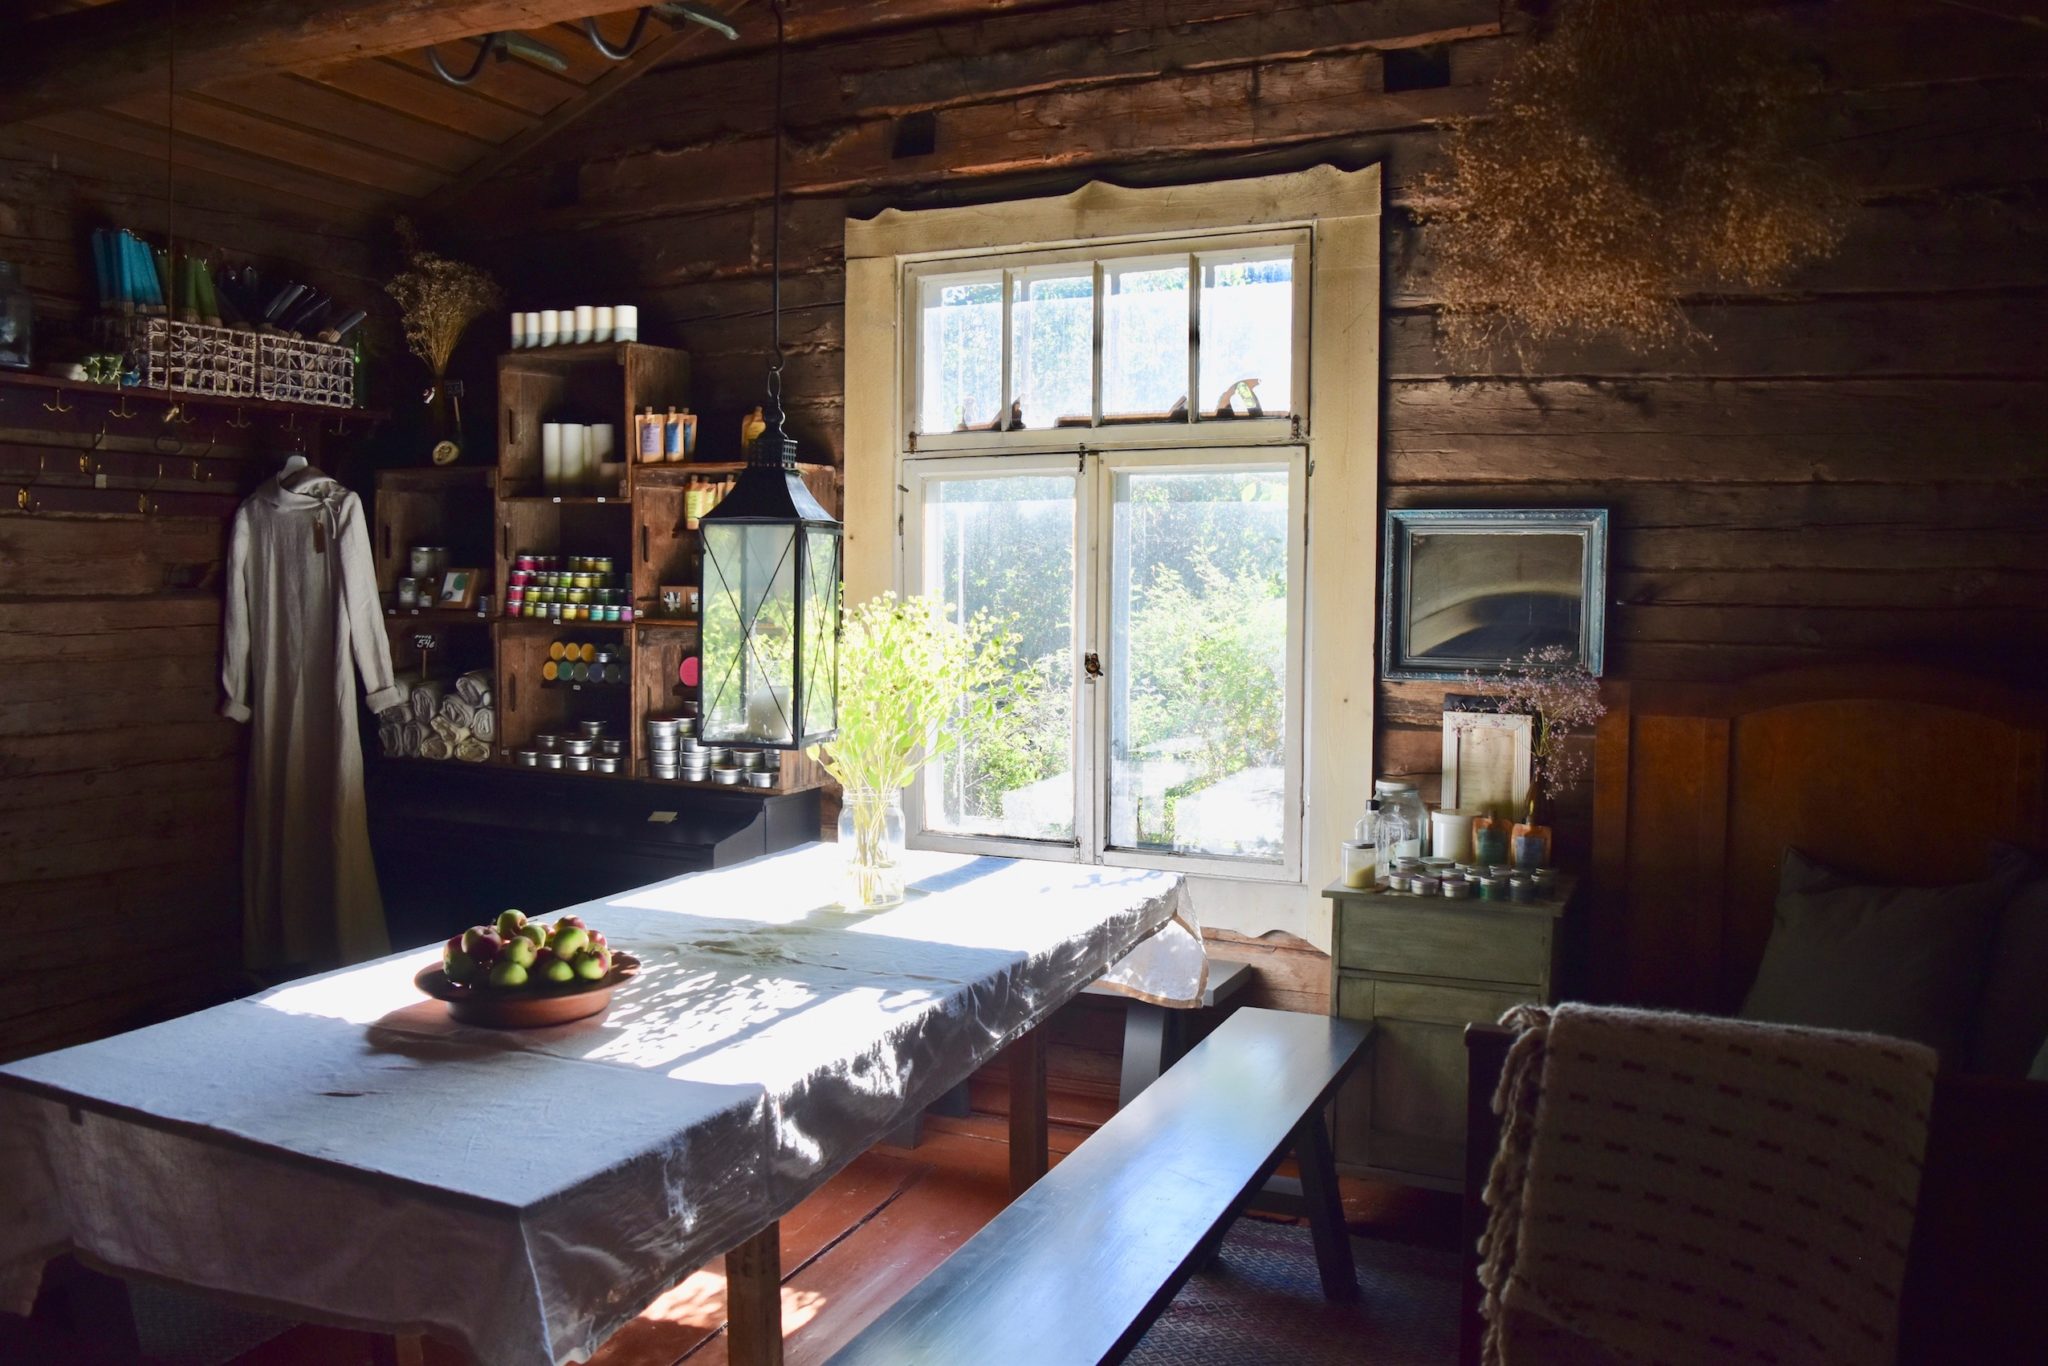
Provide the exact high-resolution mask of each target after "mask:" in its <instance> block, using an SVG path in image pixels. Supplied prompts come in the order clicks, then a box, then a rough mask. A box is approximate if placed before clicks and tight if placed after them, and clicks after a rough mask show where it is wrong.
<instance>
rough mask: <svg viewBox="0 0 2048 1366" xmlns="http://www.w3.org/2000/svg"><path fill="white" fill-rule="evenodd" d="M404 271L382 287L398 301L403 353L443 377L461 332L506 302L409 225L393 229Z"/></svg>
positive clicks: (493, 285)
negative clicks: (431, 248) (428, 245)
mask: <svg viewBox="0 0 2048 1366" xmlns="http://www.w3.org/2000/svg"><path fill="white" fill-rule="evenodd" d="M398 235H399V241H400V243H401V244H402V245H403V247H404V249H405V269H404V270H403V271H401V272H399V274H398V275H397V276H395V277H394V278H393V279H392V281H391V283H389V284H387V285H385V286H384V292H385V293H387V294H389V295H390V296H391V297H392V298H394V299H396V300H397V301H398V308H399V314H400V317H401V320H402V322H403V323H404V327H405V345H406V349H407V350H409V351H411V352H412V353H413V354H414V355H415V356H418V357H419V358H420V359H421V360H423V361H425V362H426V363H427V369H428V370H429V371H431V372H432V373H433V376H434V378H435V380H437V381H438V380H440V379H441V378H442V377H443V376H444V375H446V374H447V373H448V361H449V358H450V357H452V356H453V355H454V354H455V343H456V342H458V341H460V340H461V339H462V333H463V331H464V330H465V329H466V328H467V327H468V326H469V325H470V324H471V323H473V322H475V321H476V320H477V319H478V318H480V317H482V316H483V315H484V314H486V313H489V312H491V311H493V310H495V309H497V308H499V307H501V306H502V305H503V304H504V302H505V294H504V291H503V290H501V289H499V288H498V282H497V281H496V280H493V279H492V278H491V277H490V276H489V275H487V274H485V273H484V272H483V271H481V270H479V269H478V268H477V267H475V266H472V265H469V264H468V263H467V262H463V261H455V260H450V259H449V258H448V257H446V256H442V255H440V254H439V253H437V252H432V251H428V250H427V249H426V248H425V247H423V246H421V245H420V242H419V238H418V235H417V234H416V233H415V232H414V231H413V228H412V225H411V224H410V223H408V222H406V221H405V220H404V219H400V220H399V224H398Z"/></svg>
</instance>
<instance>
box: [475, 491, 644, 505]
mask: <svg viewBox="0 0 2048 1366" xmlns="http://www.w3.org/2000/svg"><path fill="white" fill-rule="evenodd" d="M498 501H499V502H501V503H534V504H554V505H557V506H560V507H599V506H604V507H609V506H611V505H612V504H614V503H617V504H618V505H620V506H621V507H626V506H630V505H631V504H632V502H633V499H632V496H631V495H630V494H611V495H608V496H603V497H599V496H596V495H592V494H560V495H557V494H552V493H507V494H504V495H502V496H501V497H500V498H499V499H498Z"/></svg>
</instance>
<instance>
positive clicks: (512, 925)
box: [498, 911, 526, 939]
mask: <svg viewBox="0 0 2048 1366" xmlns="http://www.w3.org/2000/svg"><path fill="white" fill-rule="evenodd" d="M525 923H526V917H525V915H523V914H522V913H520V912H518V911H504V912H501V913H500V914H499V916H498V933H499V934H500V935H503V936H504V937H505V938H507V939H510V938H511V937H512V936H513V935H515V934H517V933H519V927H520V926H521V925H524V924H525Z"/></svg>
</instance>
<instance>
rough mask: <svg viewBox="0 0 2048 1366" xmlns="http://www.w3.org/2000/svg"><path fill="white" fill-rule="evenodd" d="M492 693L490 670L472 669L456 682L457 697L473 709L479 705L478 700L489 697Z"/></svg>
mask: <svg viewBox="0 0 2048 1366" xmlns="http://www.w3.org/2000/svg"><path fill="white" fill-rule="evenodd" d="M490 691H491V671H490V670H489V669H472V670H470V671H469V672H468V673H466V674H464V675H463V676H462V677H460V678H458V679H456V680H455V692H456V695H457V696H459V697H460V698H461V699H462V700H463V701H465V702H467V703H469V705H471V706H472V707H473V706H475V705H477V701H478V699H480V698H483V697H486V696H488V695H489V694H490Z"/></svg>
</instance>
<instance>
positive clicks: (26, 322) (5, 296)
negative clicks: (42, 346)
mask: <svg viewBox="0 0 2048 1366" xmlns="http://www.w3.org/2000/svg"><path fill="white" fill-rule="evenodd" d="M35 326H36V306H35V301H34V300H33V299H31V298H30V297H29V293H28V291H27V290H26V289H23V288H22V287H21V276H20V274H19V273H18V272H17V271H16V270H15V268H14V263H13V262H12V261H0V366H5V367H6V368H7V369H9V370H26V369H28V368H29V365H30V362H31V357H30V354H29V353H30V349H31V347H32V344H33V342H34V340H35Z"/></svg>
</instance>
